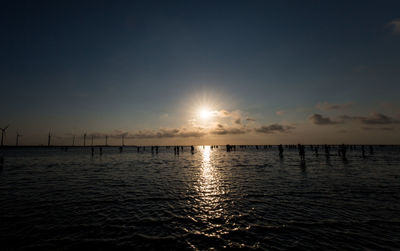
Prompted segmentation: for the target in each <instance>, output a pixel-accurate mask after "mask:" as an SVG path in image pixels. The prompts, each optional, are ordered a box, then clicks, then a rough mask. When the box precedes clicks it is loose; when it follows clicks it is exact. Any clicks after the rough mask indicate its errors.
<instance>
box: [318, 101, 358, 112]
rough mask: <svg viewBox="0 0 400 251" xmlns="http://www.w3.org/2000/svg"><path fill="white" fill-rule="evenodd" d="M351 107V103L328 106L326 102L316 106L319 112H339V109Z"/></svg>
mask: <svg viewBox="0 0 400 251" xmlns="http://www.w3.org/2000/svg"><path fill="white" fill-rule="evenodd" d="M351 106H352V104H351V103H345V104H330V103H328V102H323V103H318V104H317V105H316V107H317V109H319V110H321V111H331V110H341V109H346V108H350V107H351Z"/></svg>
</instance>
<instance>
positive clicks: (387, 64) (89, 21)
mask: <svg viewBox="0 0 400 251" xmlns="http://www.w3.org/2000/svg"><path fill="white" fill-rule="evenodd" d="M399 9H400V3H399V2H398V1H383V2H380V1H363V2H362V3H361V2H356V1H354V2H353V1H351V2H350V1H332V2H326V1H320V2H317V1H302V2H300V1H103V2H96V3H93V2H84V1H81V2H78V1H40V2H33V1H8V2H7V3H3V5H2V8H1V9H0V32H1V34H2V36H1V38H0V84H1V90H2V98H1V99H0V107H1V109H2V110H1V111H2V114H1V116H0V127H2V126H4V125H7V124H10V128H9V130H8V131H7V138H6V142H7V144H13V142H15V136H16V135H15V134H16V133H15V132H16V131H17V130H18V131H19V132H20V133H21V134H23V137H21V144H46V135H47V133H48V132H49V131H51V132H52V133H53V134H54V135H55V136H54V141H55V142H56V143H59V144H69V143H68V142H70V141H71V138H72V137H73V136H74V135H75V136H76V137H77V141H78V142H80V141H82V139H81V137H82V135H83V134H84V133H85V132H86V133H87V134H88V135H91V136H93V137H94V138H95V141H98V142H102V141H103V137H104V136H105V135H108V136H110V143H111V144H113V143H115V144H118V142H120V139H119V137H120V136H121V135H126V136H127V137H126V142H127V144H134V143H138V144H156V143H157V144H158V143H159V144H183V143H188V144H189V143H194V144H195V143H198V144H216V143H220V144H226V143H237V144H240V143H246V144H247V143H248V144H263V143H265V144H269V143H271V144H275V143H325V142H326V143H342V142H344V143H352V142H354V143H400V133H399V128H400V101H399V98H398V93H400V85H399V83H400V63H399V60H398V59H399V58H400V48H399V44H400V14H399V12H398V10H399Z"/></svg>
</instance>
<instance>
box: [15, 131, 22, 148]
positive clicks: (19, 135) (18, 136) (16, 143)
mask: <svg viewBox="0 0 400 251" xmlns="http://www.w3.org/2000/svg"><path fill="white" fill-rule="evenodd" d="M21 136H22V135H21V134H19V132H18V131H17V139H16V141H15V146H18V141H19V138H20V137H21Z"/></svg>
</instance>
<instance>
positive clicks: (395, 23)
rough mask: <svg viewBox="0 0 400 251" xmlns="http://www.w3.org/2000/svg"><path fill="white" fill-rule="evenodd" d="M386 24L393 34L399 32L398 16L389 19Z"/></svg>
mask: <svg viewBox="0 0 400 251" xmlns="http://www.w3.org/2000/svg"><path fill="white" fill-rule="evenodd" d="M386 26H387V27H388V28H389V29H391V31H392V33H393V34H400V18H397V19H394V20H392V21H390V22H389V23H388V24H387V25H386Z"/></svg>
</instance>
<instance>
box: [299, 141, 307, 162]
mask: <svg viewBox="0 0 400 251" xmlns="http://www.w3.org/2000/svg"><path fill="white" fill-rule="evenodd" d="M297 147H298V149H299V155H300V159H301V161H305V160H306V159H305V158H306V153H305V147H304V146H303V145H301V144H298V145H297Z"/></svg>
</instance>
